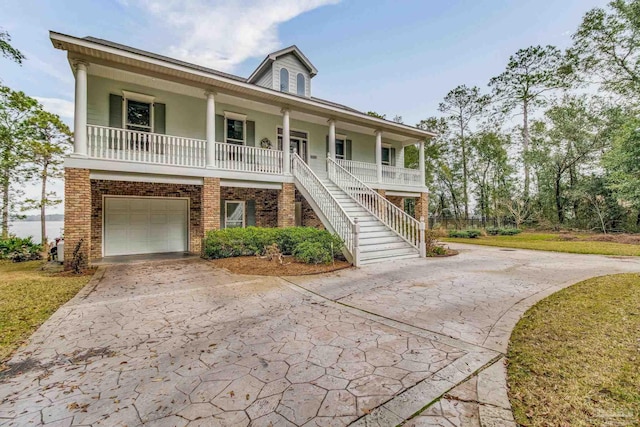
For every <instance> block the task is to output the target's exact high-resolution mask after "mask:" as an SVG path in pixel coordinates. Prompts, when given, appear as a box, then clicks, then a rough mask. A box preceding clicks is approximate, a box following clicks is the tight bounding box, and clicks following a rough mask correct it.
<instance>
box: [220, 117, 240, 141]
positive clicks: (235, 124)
mask: <svg viewBox="0 0 640 427" xmlns="http://www.w3.org/2000/svg"><path fill="white" fill-rule="evenodd" d="M226 122H227V125H226V127H225V142H228V143H230V144H238V145H244V126H245V122H244V121H242V120H237V119H231V118H227V119H226Z"/></svg>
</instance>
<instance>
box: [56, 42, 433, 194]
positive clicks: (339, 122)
mask: <svg viewBox="0 0 640 427" xmlns="http://www.w3.org/2000/svg"><path fill="white" fill-rule="evenodd" d="M54 37H57V36H52V40H53V41H54V44H56V43H57V40H58V39H64V40H65V41H64V46H62V45H61V48H65V49H67V50H69V53H70V55H69V56H70V62H71V63H72V66H73V69H74V73H75V77H76V79H75V81H76V91H75V92H76V93H75V95H76V102H75V120H74V127H75V139H74V152H73V154H72V155H71V156H70V157H69V158H68V159H67V163H66V165H67V166H69V167H83V168H87V169H91V170H94V171H112V172H133V173H147V174H159V175H172V176H191V177H220V178H223V179H234V180H243V181H258V182H260V181H264V182H289V181H292V180H293V178H292V176H291V153H293V152H296V153H298V154H299V155H300V156H301V157H302V158H303V160H304V161H305V162H306V163H307V164H308V165H309V166H310V167H311V168H312V169H313V171H314V172H315V173H316V174H318V175H323V174H324V173H326V161H327V157H331V158H333V159H336V161H337V162H339V163H340V164H341V165H342V166H343V167H345V168H346V169H347V170H349V171H350V172H351V173H352V174H354V175H356V176H357V177H358V178H360V179H361V180H362V181H364V182H366V183H368V184H370V186H371V187H374V188H379V189H385V190H393V191H398V192H403V191H404V192H412V193H420V192H425V191H426V188H425V187H424V156H421V157H420V166H419V168H418V169H407V168H404V149H405V147H406V146H409V145H415V144H419V145H420V146H423V144H424V141H425V139H426V138H428V137H430V136H431V135H430V134H429V133H428V132H424V131H422V130H420V129H416V128H411V127H408V126H404V125H400V124H397V123H393V122H389V121H386V120H381V119H378V118H375V117H369V116H366V115H364V114H362V113H359V112H357V111H355V110H351V109H348V108H347V107H344V106H340V105H337V104H333V103H330V102H327V101H321V100H317V99H315V98H310V99H309V98H304V97H297V96H295V95H291V94H285V93H279V92H277V91H274V90H270V89H265V88H261V87H257V86H255V85H251V84H249V83H246V82H240V81H233V82H229V81H228V80H229V79H227V78H224V77H221V76H219V75H213V74H210V73H207V72H202V71H198V70H195V69H191V70H188V71H185V70H184V68H185V67H182V69H181V70H176V69H175V68H176V67H175V66H173V64H170V63H161V64H160V63H158V61H150V60H149V58H146V57H144V56H143V55H135V54H131V53H127V52H118V51H114V49H104V47H102V46H96V43H95V42H93V41H84V39H76V38H70V39H72V40H67V39H68V38H69V36H64V37H63V36H62V35H60V37H57V38H56V40H54ZM60 43H62V42H60ZM78 45H82V46H78ZM57 47H59V46H57ZM76 49H77V50H78V51H75V50H76ZM106 51H108V52H106ZM98 53H99V54H98ZM125 54H126V55H125ZM122 56H126V57H127V58H126V60H127V61H126V62H127V63H126V64H125V63H123V61H124V59H123V58H122ZM132 57H135V58H132ZM152 62H153V63H152ZM133 64H135V68H134V67H133V66H132V65H133ZM178 71H179V72H178ZM203 74H204V75H203ZM246 86H249V87H246ZM422 151H423V150H420V152H421V153H422Z"/></svg>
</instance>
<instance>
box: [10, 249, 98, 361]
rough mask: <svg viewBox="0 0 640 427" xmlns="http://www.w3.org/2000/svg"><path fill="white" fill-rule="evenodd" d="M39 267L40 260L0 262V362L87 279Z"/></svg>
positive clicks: (40, 264)
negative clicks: (43, 269) (47, 270)
mask: <svg viewBox="0 0 640 427" xmlns="http://www.w3.org/2000/svg"><path fill="white" fill-rule="evenodd" d="M41 266H42V262H41V261H30V262H23V263H11V262H6V261H0V362H3V361H5V360H6V359H7V358H8V357H9V356H10V355H11V353H12V352H13V351H14V350H15V349H16V348H17V347H18V346H19V345H20V344H21V343H22V342H24V340H26V339H27V338H28V337H29V336H30V335H31V334H32V333H33V332H34V331H35V330H36V329H37V328H38V327H39V326H40V325H41V324H42V323H44V321H45V320H47V319H48V318H49V317H50V316H51V315H52V314H53V313H54V312H55V311H56V310H57V309H58V308H59V307H60V306H61V305H62V304H64V303H65V302H67V301H69V300H70V299H71V298H72V297H73V296H74V295H75V294H76V293H77V292H78V291H79V290H80V289H82V287H83V286H84V285H86V284H87V282H88V281H89V279H90V278H91V276H89V275H81V276H75V275H74V276H71V275H64V274H60V273H55V272H46V271H42V270H41V269H40V267H41Z"/></svg>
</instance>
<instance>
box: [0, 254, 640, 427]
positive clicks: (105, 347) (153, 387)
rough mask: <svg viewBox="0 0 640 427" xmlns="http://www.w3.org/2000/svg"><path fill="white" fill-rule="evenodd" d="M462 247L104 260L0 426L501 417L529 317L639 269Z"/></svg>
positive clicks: (0, 390) (17, 380) (14, 374)
mask: <svg viewBox="0 0 640 427" xmlns="http://www.w3.org/2000/svg"><path fill="white" fill-rule="evenodd" d="M462 248H463V250H462V253H461V254H460V255H459V256H457V257H452V258H443V259H430V260H407V261H404V262H396V263H392V264H388V263H387V264H379V265H375V266H367V267H366V268H362V269H358V270H355V269H354V270H344V271H342V272H338V273H335V274H331V275H326V276H323V277H295V278H263V277H255V276H238V275H231V274H229V273H227V272H225V271H223V270H219V269H214V268H213V267H212V265H211V264H210V263H207V262H205V261H201V260H197V259H192V260H182V261H163V262H147V263H139V264H129V265H117V266H111V267H108V268H106V269H104V270H101V271H100V273H99V274H98V276H97V277H95V278H94V279H93V280H92V282H91V283H90V285H89V286H88V287H87V288H86V289H85V290H83V291H82V292H81V293H80V294H79V295H78V296H77V297H76V298H74V299H73V300H72V301H70V303H68V304H67V305H65V306H64V307H63V308H61V309H60V310H59V311H58V312H57V313H56V314H54V316H53V317H52V318H51V319H50V320H49V321H47V323H45V325H43V327H41V328H40V329H39V330H38V332H37V333H36V334H35V335H34V336H33V337H32V339H31V340H30V343H29V344H28V345H27V346H26V347H24V348H22V349H21V350H20V351H19V352H18V353H17V354H16V355H15V357H14V358H13V359H12V360H11V362H10V364H9V370H8V371H4V372H3V373H0V425H40V424H45V425H59V426H67V425H109V426H112V425H127V426H134V425H141V424H144V425H160V426H184V425H189V426H195V425H202V426H243V425H249V424H250V425H252V426H291V425H297V426H302V425H305V426H333V425H336V426H343V425H349V424H352V425H381V426H391V425H398V424H402V423H406V425H414V426H417V425H474V424H475V425H477V424H478V422H479V421H478V420H479V416H482V415H483V413H482V412H483V411H484V415H485V416H484V418H483V419H485V420H493V421H492V422H494V421H495V422H497V423H499V422H500V420H503V421H505V422H507V421H508V416H507V415H508V414H507V412H508V409H507V408H505V405H508V401H507V402H506V404H505V403H504V399H505V395H504V394H503V393H502V394H501V393H496V392H495V390H497V389H498V390H499V389H500V387H503V386H502V385H501V384H500V375H503V373H502V370H501V369H502V368H501V365H500V360H501V358H502V355H503V353H504V351H505V349H506V343H507V340H508V335H509V332H510V330H511V328H512V327H513V325H514V324H515V322H516V321H517V319H518V317H519V316H520V314H521V313H522V312H523V310H524V309H526V307H528V306H529V305H530V304H532V303H533V301H536V300H537V299H539V298H541V297H543V296H544V295H546V294H548V293H551V292H553V291H555V290H557V289H560V288H561V287H562V286H566V285H568V284H570V283H574V282H576V281H579V280H581V279H583V278H586V277H590V276H595V275H601V274H608V273H615V272H624V271H640V263H638V261H637V260H634V259H611V258H606V257H595V256H574V255H561V254H549V253H544V252H529V251H503V250H500V249H495V248H481V247H462ZM496 362H497V363H496ZM478 372H479V374H477V373H478ZM496 378H497V379H498V381H497V383H495V381H496ZM492 381H493V382H492ZM478 402H481V403H486V404H481V405H478ZM427 406H428V407H427ZM425 407H427V408H426V410H424V411H423V412H422V413H421V414H420V415H418V416H414V415H415V414H416V413H417V412H420V411H421V410H423V408H425ZM491 417H492V418H491ZM407 420H409V421H407Z"/></svg>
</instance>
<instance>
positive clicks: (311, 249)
mask: <svg viewBox="0 0 640 427" xmlns="http://www.w3.org/2000/svg"><path fill="white" fill-rule="evenodd" d="M293 257H294V258H295V259H296V260H297V261H300V262H304V263H307V264H329V263H331V261H333V254H332V253H331V249H328V248H327V247H326V246H324V245H323V244H322V243H320V242H302V243H300V244H299V245H297V246H296V247H295V248H294V250H293Z"/></svg>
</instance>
